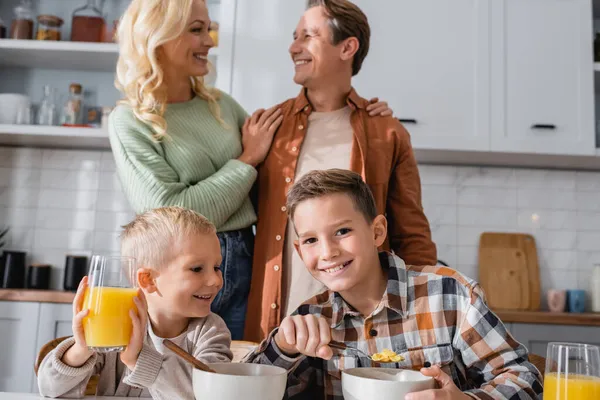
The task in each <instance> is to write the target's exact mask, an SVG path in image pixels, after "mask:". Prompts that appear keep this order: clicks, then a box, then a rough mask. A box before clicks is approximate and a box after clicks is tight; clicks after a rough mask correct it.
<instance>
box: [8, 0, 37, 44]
mask: <svg viewBox="0 0 600 400" xmlns="http://www.w3.org/2000/svg"><path fill="white" fill-rule="evenodd" d="M14 13H15V17H14V19H13V21H12V24H11V26H10V37H11V39H33V11H32V10H31V1H30V0H21V4H20V5H18V6H17V7H15V9H14Z"/></svg>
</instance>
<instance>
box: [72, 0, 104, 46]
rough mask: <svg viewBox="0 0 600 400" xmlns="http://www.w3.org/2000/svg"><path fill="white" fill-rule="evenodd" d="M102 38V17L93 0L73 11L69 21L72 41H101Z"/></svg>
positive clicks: (88, 0)
mask: <svg viewBox="0 0 600 400" xmlns="http://www.w3.org/2000/svg"><path fill="white" fill-rule="evenodd" d="M103 38H104V18H102V11H100V10H99V9H98V8H97V7H96V5H95V1H94V0H87V4H86V5H85V6H83V7H81V8H78V9H76V10H75V11H73V20H72V21H71V41H73V42H102V39H103Z"/></svg>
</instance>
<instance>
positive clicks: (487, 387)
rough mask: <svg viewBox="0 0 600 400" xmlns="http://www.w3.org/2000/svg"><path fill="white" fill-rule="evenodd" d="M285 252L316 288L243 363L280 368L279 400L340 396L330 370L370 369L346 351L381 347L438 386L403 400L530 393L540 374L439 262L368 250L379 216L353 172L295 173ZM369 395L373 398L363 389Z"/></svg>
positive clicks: (379, 232)
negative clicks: (284, 374)
mask: <svg viewBox="0 0 600 400" xmlns="http://www.w3.org/2000/svg"><path fill="white" fill-rule="evenodd" d="M287 209H288V212H289V213H290V217H291V219H292V222H293V223H294V227H295V229H296V232H297V234H298V240H297V241H296V243H295V245H296V250H297V251H298V253H299V254H300V257H301V258H302V260H303V261H304V263H305V264H306V267H307V268H308V270H309V272H310V273H311V274H312V275H313V276H314V277H315V278H316V279H318V280H319V281H321V282H322V283H323V284H324V285H325V286H326V287H327V288H328V290H326V291H325V292H323V293H321V294H319V295H317V296H316V297H314V298H312V299H310V300H308V301H306V302H305V303H304V304H302V305H301V306H300V307H299V308H298V309H297V310H296V311H295V312H294V314H293V315H292V316H290V317H288V318H286V319H284V320H283V321H282V323H281V325H280V327H279V328H278V329H275V330H274V331H273V332H271V334H270V335H269V337H268V338H267V339H266V340H265V341H263V343H262V344H261V345H260V347H259V348H258V349H257V350H256V351H255V352H254V353H252V354H250V355H249V356H248V358H247V360H246V361H248V362H254V363H261V364H271V365H277V366H280V367H283V368H286V369H288V370H289V371H290V373H289V378H288V387H287V391H286V395H287V398H289V399H304V398H305V399H328V400H329V399H332V400H337V399H343V396H342V385H341V371H342V370H344V369H349V368H353V367H360V366H370V365H371V361H370V360H369V359H367V358H364V357H360V356H359V355H357V354H355V352H351V351H344V352H340V351H339V350H335V351H333V350H332V348H330V347H329V346H328V344H329V342H330V341H332V340H335V341H338V342H344V343H346V344H348V345H350V346H352V347H356V348H358V349H360V350H362V351H364V352H365V353H367V354H374V353H377V352H381V351H382V350H383V349H385V348H388V349H392V350H393V351H395V352H396V353H398V354H399V355H401V356H402V357H403V359H404V360H403V361H401V362H398V363H392V364H381V366H382V367H391V368H408V369H417V370H419V369H420V370H421V372H422V373H423V374H425V375H427V376H431V377H433V378H435V380H436V381H437V382H438V386H439V389H435V390H428V391H423V392H420V393H412V394H409V395H407V397H406V399H407V400H425V399H456V400H459V399H465V400H467V399H473V398H475V399H481V400H488V399H511V400H512V399H515V400H517V399H519V400H520V399H535V398H537V395H538V394H540V393H541V392H542V384H541V376H540V373H539V371H538V370H537V369H536V368H535V367H534V366H533V365H532V364H531V363H529V362H528V356H527V350H526V349H525V347H524V346H523V345H521V344H520V343H518V342H517V341H516V340H515V339H514V338H513V337H512V336H511V335H510V334H509V333H508V332H507V330H506V328H505V327H504V325H503V324H502V322H501V321H500V320H499V319H498V317H497V316H496V315H495V314H494V313H493V312H491V311H490V310H489V308H488V307H487V305H486V304H485V301H484V298H483V293H482V291H481V288H480V287H479V286H478V284H477V283H476V282H475V281H473V280H471V279H469V278H466V277H464V276H463V275H461V274H460V273H458V272H456V271H454V270H452V269H450V268H443V267H434V266H426V267H414V266H407V265H405V264H404V262H403V261H402V260H401V259H400V258H398V257H396V256H395V255H393V254H390V253H386V252H378V247H380V246H381V245H382V244H383V243H384V240H385V237H386V232H387V221H386V218H385V217H384V216H383V215H378V214H377V211H376V207H375V202H374V200H373V195H372V193H371V191H370V189H369V187H368V186H367V185H366V184H365V183H364V182H363V181H362V178H361V177H360V175H358V174H355V173H353V172H350V171H345V170H338V169H331V170H327V171H312V172H310V173H309V174H307V175H305V176H304V177H302V178H301V179H300V180H299V181H298V182H297V183H296V184H295V185H294V186H293V187H292V189H291V190H290V193H289V195H288V205H287ZM373 395H374V396H376V394H375V393H374V394H373Z"/></svg>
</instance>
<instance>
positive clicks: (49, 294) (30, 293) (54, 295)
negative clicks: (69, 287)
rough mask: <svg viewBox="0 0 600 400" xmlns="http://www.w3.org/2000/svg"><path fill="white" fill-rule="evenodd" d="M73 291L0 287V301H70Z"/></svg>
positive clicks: (73, 295) (73, 296)
mask: <svg viewBox="0 0 600 400" xmlns="http://www.w3.org/2000/svg"><path fill="white" fill-rule="evenodd" d="M74 298H75V293H72V292H63V291H59V290H29V289H0V301H31V302H39V303H65V304H67V303H72V302H73V299H74Z"/></svg>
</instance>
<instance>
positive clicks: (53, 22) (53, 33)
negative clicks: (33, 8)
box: [35, 15, 63, 41]
mask: <svg viewBox="0 0 600 400" xmlns="http://www.w3.org/2000/svg"><path fill="white" fill-rule="evenodd" d="M37 20H38V30H37V34H36V35H35V38H36V39H37V40H55V41H59V40H60V27H61V26H62V24H63V20H62V19H60V18H58V17H56V16H54V15H39V16H38V17H37Z"/></svg>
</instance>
